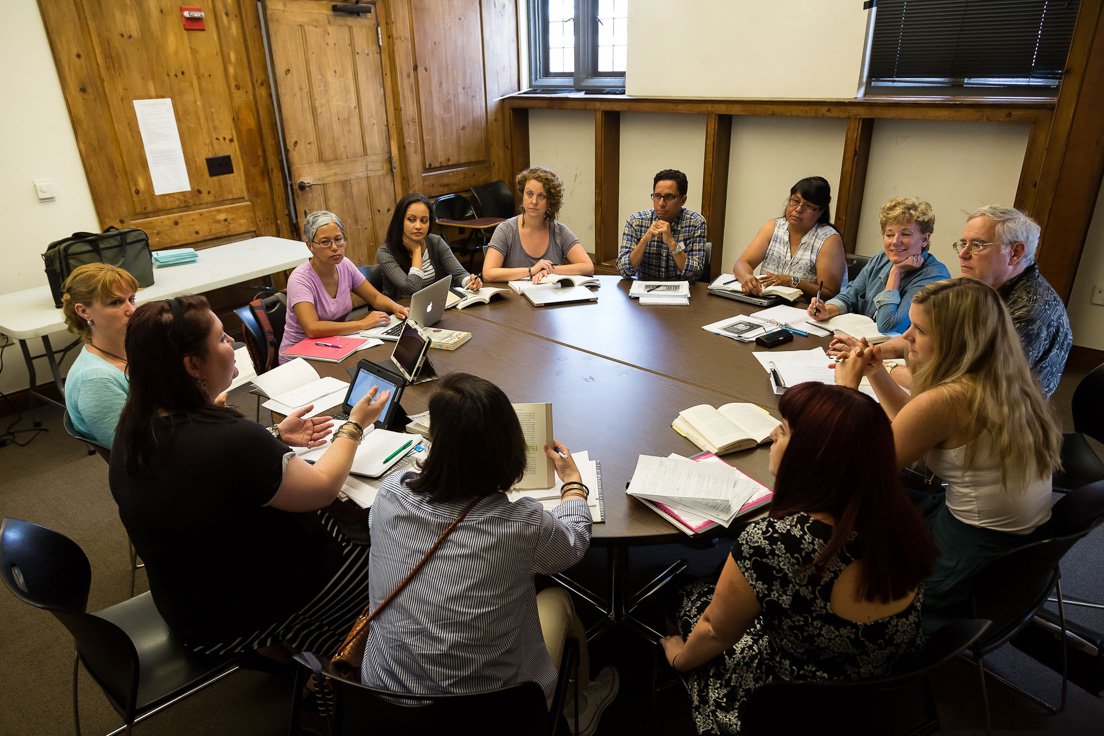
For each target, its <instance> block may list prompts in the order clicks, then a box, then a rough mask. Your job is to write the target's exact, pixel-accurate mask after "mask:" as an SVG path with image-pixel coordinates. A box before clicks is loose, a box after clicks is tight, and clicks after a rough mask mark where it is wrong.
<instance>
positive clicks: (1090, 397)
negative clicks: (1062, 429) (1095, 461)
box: [1071, 363, 1104, 442]
mask: <svg viewBox="0 0 1104 736" xmlns="http://www.w3.org/2000/svg"><path fill="white" fill-rule="evenodd" d="M1071 408H1072V410H1073V428H1074V429H1075V430H1076V431H1078V432H1080V433H1081V434H1085V435H1088V436H1089V437H1092V438H1093V439H1094V440H1096V441H1097V442H1104V363H1101V364H1100V365H1098V366H1097V367H1096V368H1093V369H1092V371H1090V372H1089V375H1087V376H1085V377H1084V378H1082V379H1081V383H1079V384H1077V388H1076V389H1074V391H1073V406H1072V407H1071Z"/></svg>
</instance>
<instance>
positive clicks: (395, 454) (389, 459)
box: [383, 440, 414, 465]
mask: <svg viewBox="0 0 1104 736" xmlns="http://www.w3.org/2000/svg"><path fill="white" fill-rule="evenodd" d="M413 444H414V440H410V441H409V442H407V443H406V444H405V445H403V446H402V447H400V448H399V449H397V450H395V451H394V452H392V453H391V454H390V455H388V456H387V459H386V460H384V461H383V464H384V465H386V464H387V463H389V462H391V461H392V460H394V459H395V456H397V455H398V454H399V453H400V452H403V451H404V450H406V448H408V447H410V446H411V445H413Z"/></svg>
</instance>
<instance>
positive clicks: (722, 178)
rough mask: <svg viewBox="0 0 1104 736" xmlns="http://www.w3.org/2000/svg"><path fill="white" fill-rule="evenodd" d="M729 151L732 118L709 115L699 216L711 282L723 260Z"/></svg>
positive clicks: (718, 273)
mask: <svg viewBox="0 0 1104 736" xmlns="http://www.w3.org/2000/svg"><path fill="white" fill-rule="evenodd" d="M731 150H732V116H731V115H717V114H715V113H711V114H710V115H708V116H707V117H706V119H705V167H704V168H703V169H702V170H703V172H704V175H703V177H702V178H703V182H702V216H703V217H704V218H705V223H706V227H707V230H706V232H707V237H708V241H709V242H710V243H712V244H713V252H712V253H711V254H710V257H709V258H710V263H709V271H710V273H709V276H710V280H712V279H715V278H716V277H717V276H720V275H721V263H722V262H723V260H724V230H725V211H726V210H727V208H728V165H729V154H730V151H731Z"/></svg>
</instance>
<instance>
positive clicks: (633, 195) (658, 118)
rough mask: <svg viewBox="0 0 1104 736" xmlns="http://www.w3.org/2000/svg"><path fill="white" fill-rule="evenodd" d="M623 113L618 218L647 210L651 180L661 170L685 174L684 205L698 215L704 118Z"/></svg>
mask: <svg viewBox="0 0 1104 736" xmlns="http://www.w3.org/2000/svg"><path fill="white" fill-rule="evenodd" d="M674 117H675V116H672V115H664V114H658V113H625V114H622V115H621V151H622V153H621V174H620V199H619V206H618V215H619V217H618V219H619V220H620V222H621V223H624V222H625V221H626V220H628V219H629V215H631V214H632V213H634V212H639V211H640V210H646V209H650V208H651V206H652V202H651V200H650V199H648V195H649V194H650V193H651V191H652V179H654V178H655V175H656V173H657V172H659V171H662V170H663V169H678V170H679V171H681V172H682V173H684V174H686V178H687V182H688V187H687V190H686V206H687V207H689V208H690V209H692V210H694V211H695V212H701V201H702V199H701V198H702V175H703V169H704V168H705V116H704V115H679V116H677V119H672V118H674Z"/></svg>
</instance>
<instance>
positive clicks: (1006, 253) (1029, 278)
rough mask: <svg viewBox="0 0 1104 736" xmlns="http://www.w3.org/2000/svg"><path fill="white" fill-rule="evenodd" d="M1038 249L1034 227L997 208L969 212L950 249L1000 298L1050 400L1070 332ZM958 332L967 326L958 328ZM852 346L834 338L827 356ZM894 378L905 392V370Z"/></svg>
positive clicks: (891, 347) (890, 346) (900, 350)
mask: <svg viewBox="0 0 1104 736" xmlns="http://www.w3.org/2000/svg"><path fill="white" fill-rule="evenodd" d="M1038 246H1039V225H1038V223H1036V222H1035V221H1034V220H1032V219H1031V218H1030V217H1028V216H1027V215H1026V214H1024V213H1023V212H1020V211H1019V210H1017V209H1013V208H1011V207H1003V206H1001V205H997V204H990V205H986V206H984V207H980V208H978V209H976V210H974V211H973V212H971V213H970V215H969V216H968V217H967V218H966V227H965V229H964V230H963V232H962V238H961V239H960V240H957V241H955V243H954V249H955V252H956V253H958V266H959V269H960V270H961V272H962V275H963V276H967V277H970V278H975V279H979V280H981V281H984V282H985V283H987V284H989V285H990V286H992V287H993V288H994V289H996V290H997V293H998V294H1000V297H1001V299H1002V300H1003V301H1004V303H1005V305H1006V306H1007V307H1008V311H1009V313H1010V314H1011V316H1012V324H1013V325H1014V326H1015V328H1016V332H1017V334H1019V336H1020V342H1021V343H1022V345H1023V349H1024V353H1025V354H1026V356H1027V362H1028V363H1029V364H1030V365H1031V372H1032V373H1034V374H1035V377H1036V378H1037V379H1038V381H1039V385H1040V386H1041V387H1042V389H1043V393H1045V394H1046V395H1047V397H1049V396H1050V395H1051V394H1052V393H1054V390H1055V389H1056V388H1058V381H1059V380H1060V379H1061V378H1062V369H1063V368H1065V365H1066V358H1067V357H1068V356H1069V351H1070V347H1072V345H1073V331H1072V330H1071V329H1070V324H1069V316H1068V315H1067V314H1066V306H1065V304H1063V303H1062V300H1061V298H1059V296H1058V294H1057V292H1055V291H1054V288H1053V287H1052V286H1051V285H1050V284H1049V283H1048V282H1047V280H1046V279H1044V278H1043V276H1042V274H1040V273H1039V266H1038V265H1037V264H1036V263H1035V252H1036V250H1037V249H1038ZM963 329H969V326H968V325H963ZM857 344H858V343H857V341H855V340H854V339H853V338H837V339H836V340H833V341H832V346H831V348H830V349H829V353H836V352H841V351H844V350H848V349H851V348H852V347H854V346H855V345H857ZM906 350H907V344H906V343H905V341H904V339H903V338H895V339H893V340H890V341H888V342H886V343H883V344H882V345H881V346H880V349H879V351H878V352H879V354H880V355H881V357H882V358H900V357H904V355H905V352H906ZM893 378H894V379H895V380H896V381H897V382H898V383H900V384H901V385H902V386H906V387H907V386H908V379H909V372H908V369H907V368H904V367H900V368H895V369H894V370H893Z"/></svg>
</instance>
